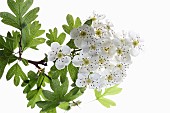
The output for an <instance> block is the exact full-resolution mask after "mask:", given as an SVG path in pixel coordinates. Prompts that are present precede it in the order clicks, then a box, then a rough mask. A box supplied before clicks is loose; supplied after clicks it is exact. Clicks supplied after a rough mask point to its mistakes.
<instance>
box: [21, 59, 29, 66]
mask: <svg viewBox="0 0 170 113" xmlns="http://www.w3.org/2000/svg"><path fill="white" fill-rule="evenodd" d="M22 63H23V64H24V65H25V66H28V65H29V64H28V60H26V59H24V58H22Z"/></svg>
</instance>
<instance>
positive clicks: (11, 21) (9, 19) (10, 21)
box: [0, 12, 21, 29]
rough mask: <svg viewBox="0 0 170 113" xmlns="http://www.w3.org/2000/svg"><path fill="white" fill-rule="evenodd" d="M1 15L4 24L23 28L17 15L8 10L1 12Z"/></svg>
mask: <svg viewBox="0 0 170 113" xmlns="http://www.w3.org/2000/svg"><path fill="white" fill-rule="evenodd" d="M0 17H1V18H2V20H1V21H2V22H3V23H4V24H7V25H10V26H13V27H15V28H18V29H21V27H20V24H19V21H18V20H17V19H16V17H15V16H14V15H12V14H10V13H8V12H1V13H0Z"/></svg>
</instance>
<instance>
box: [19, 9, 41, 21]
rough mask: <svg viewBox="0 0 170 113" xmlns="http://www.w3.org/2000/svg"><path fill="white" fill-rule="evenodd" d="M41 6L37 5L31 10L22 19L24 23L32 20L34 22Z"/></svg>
mask: <svg viewBox="0 0 170 113" xmlns="http://www.w3.org/2000/svg"><path fill="white" fill-rule="evenodd" d="M39 10H40V8H39V7H36V8H34V9H32V10H30V11H29V12H28V13H27V14H26V15H25V16H24V17H23V19H22V24H24V23H25V24H29V23H31V22H33V21H34V20H35V19H36V18H37V17H38V15H37V13H38V12H39Z"/></svg>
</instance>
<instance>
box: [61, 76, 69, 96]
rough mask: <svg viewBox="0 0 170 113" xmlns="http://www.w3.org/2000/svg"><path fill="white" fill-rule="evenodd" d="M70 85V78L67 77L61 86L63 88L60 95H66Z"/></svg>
mask: <svg viewBox="0 0 170 113" xmlns="http://www.w3.org/2000/svg"><path fill="white" fill-rule="evenodd" d="M68 85H69V81H68V78H67V77H66V79H65V81H64V83H63V84H62V85H61V86H60V89H62V90H61V92H60V97H64V95H65V94H66V93H67V90H68Z"/></svg>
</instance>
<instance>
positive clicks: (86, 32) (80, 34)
mask: <svg viewBox="0 0 170 113" xmlns="http://www.w3.org/2000/svg"><path fill="white" fill-rule="evenodd" d="M94 34H95V33H94V29H93V28H92V27H90V26H88V25H86V24H84V25H83V26H81V27H79V28H74V29H73V30H72V31H71V32H70V36H71V38H72V39H74V44H75V45H76V46H77V47H79V48H81V43H82V41H83V40H85V39H88V38H92V36H94Z"/></svg>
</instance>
